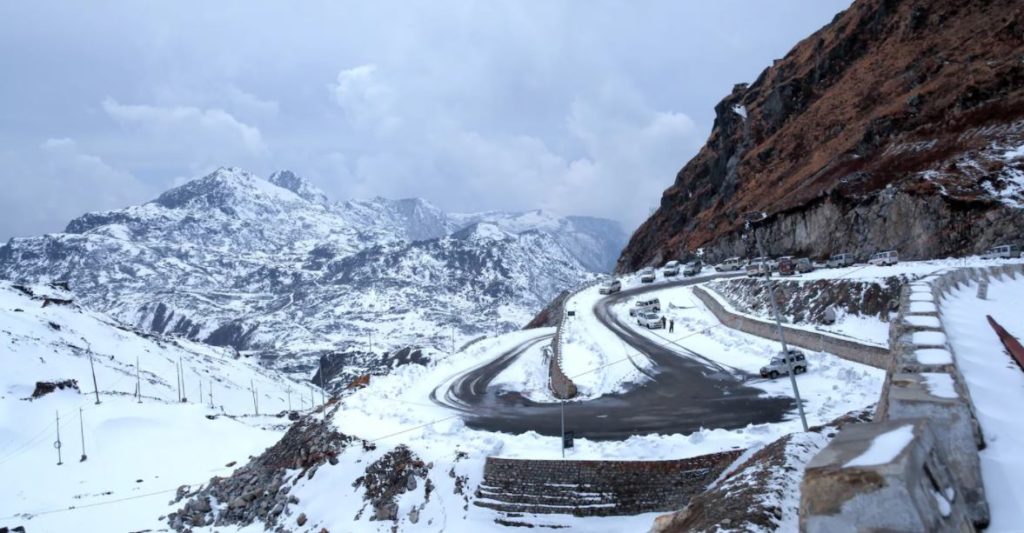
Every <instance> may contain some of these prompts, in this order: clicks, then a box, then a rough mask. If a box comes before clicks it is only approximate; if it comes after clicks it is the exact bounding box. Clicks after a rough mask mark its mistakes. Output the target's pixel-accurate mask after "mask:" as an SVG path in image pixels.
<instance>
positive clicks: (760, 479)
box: [651, 408, 873, 533]
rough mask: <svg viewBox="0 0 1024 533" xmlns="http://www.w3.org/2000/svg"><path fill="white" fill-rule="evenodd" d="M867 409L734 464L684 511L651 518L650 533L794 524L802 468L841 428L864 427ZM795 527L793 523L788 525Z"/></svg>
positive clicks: (756, 528) (788, 438)
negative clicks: (790, 522)
mask: <svg viewBox="0 0 1024 533" xmlns="http://www.w3.org/2000/svg"><path fill="white" fill-rule="evenodd" d="M872 412H873V408H872V409H866V410H863V411H855V412H851V413H848V414H846V415H844V416H842V417H840V418H837V419H835V420H833V421H832V422H830V423H828V424H826V425H823V426H815V427H812V428H811V429H810V430H809V431H808V432H807V433H793V434H790V435H786V436H785V437H782V438H780V439H778V440H776V441H774V442H772V443H770V444H767V445H765V446H764V447H762V448H760V449H758V450H756V451H754V452H753V453H752V454H751V453H748V454H744V455H742V456H740V458H739V459H737V461H736V462H737V463H738V465H737V464H733V465H731V466H730V467H729V469H727V470H726V474H724V475H723V476H722V477H721V478H720V479H718V480H717V482H716V483H714V484H713V485H712V486H711V487H710V488H709V489H708V490H706V491H705V492H704V493H702V494H700V495H698V496H696V497H694V498H693V499H691V500H690V503H689V504H687V506H686V507H685V508H683V509H682V510H681V511H679V512H677V513H673V514H668V515H663V516H660V517H658V518H657V520H656V521H655V523H654V527H653V528H652V530H651V531H652V532H654V533H675V532H684V531H685V532H699V531H721V530H726V531H750V532H755V531H758V532H759V531H775V530H777V529H779V527H780V526H781V525H782V523H783V521H786V520H787V519H790V520H793V519H795V516H796V515H795V513H796V506H797V505H798V504H799V501H800V481H801V479H802V478H803V469H804V465H806V464H807V462H808V461H810V460H811V458H812V457H814V455H815V454H816V453H818V451H819V450H821V449H822V448H824V447H825V445H827V444H828V443H829V441H830V440H832V437H834V436H835V435H836V433H838V432H839V430H840V429H841V428H842V427H843V426H844V425H846V424H856V423H860V422H868V421H870V420H871V417H872ZM794 524H795V523H794Z"/></svg>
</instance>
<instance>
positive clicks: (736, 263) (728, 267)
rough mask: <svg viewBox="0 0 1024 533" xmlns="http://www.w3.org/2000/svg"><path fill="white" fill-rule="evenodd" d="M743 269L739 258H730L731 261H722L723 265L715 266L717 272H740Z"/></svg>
mask: <svg viewBox="0 0 1024 533" xmlns="http://www.w3.org/2000/svg"><path fill="white" fill-rule="evenodd" d="M742 267H743V260H742V259H740V258H739V257H730V258H729V259H726V260H725V261H722V262H721V263H718V264H717V265H715V270H717V271H719V272H732V271H734V270H739V269H740V268H742Z"/></svg>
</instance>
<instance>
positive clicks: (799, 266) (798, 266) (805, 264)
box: [780, 257, 814, 274]
mask: <svg viewBox="0 0 1024 533" xmlns="http://www.w3.org/2000/svg"><path fill="white" fill-rule="evenodd" d="M780 268H781V267H780ZM793 269H794V270H796V271H797V273H798V274H806V273H808V272H814V263H811V260H810V259H808V258H806V257H801V258H798V259H797V260H796V261H794V262H793Z"/></svg>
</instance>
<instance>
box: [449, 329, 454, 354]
mask: <svg viewBox="0 0 1024 533" xmlns="http://www.w3.org/2000/svg"><path fill="white" fill-rule="evenodd" d="M451 328H452V351H451V353H450V354H448V356H449V357H451V356H453V355H455V326H454V325H453V326H451Z"/></svg>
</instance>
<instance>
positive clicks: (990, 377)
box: [942, 278, 1024, 531]
mask: <svg viewBox="0 0 1024 533" xmlns="http://www.w3.org/2000/svg"><path fill="white" fill-rule="evenodd" d="M976 294H977V286H976V285H973V284H972V285H970V286H967V287H964V288H961V289H960V290H959V291H955V292H953V293H952V294H951V295H950V296H949V297H948V298H947V299H946V300H945V301H943V302H942V321H943V324H944V326H945V329H946V333H947V335H948V338H949V342H950V343H951V344H952V346H953V349H954V352H955V354H956V359H957V361H956V362H957V366H958V367H959V368H960V371H961V373H963V375H964V380H965V381H966V382H967V387H968V389H969V390H970V393H971V399H972V401H973V403H974V407H975V410H976V413H977V416H978V422H979V423H980V424H981V429H982V432H983V433H984V435H985V442H986V447H985V449H984V450H981V452H980V453H979V456H980V457H981V474H982V479H983V481H984V483H985V495H986V497H987V498H988V503H989V507H990V509H991V513H992V523H991V524H990V525H989V528H988V529H989V530H990V531H1011V530H1015V529H1016V528H1019V527H1020V524H1021V507H1020V505H1021V502H1024V455H1022V454H1021V450H1024V418H1022V417H1021V416H1020V409H1021V406H1024V372H1021V369H1020V367H1018V366H1017V365H1016V364H1015V363H1014V362H1013V360H1012V359H1011V358H1010V356H1009V355H1008V354H1007V353H1006V351H1005V348H1004V347H1003V345H1002V343H1001V342H1000V340H999V337H998V336H996V333H995V331H993V330H992V328H991V326H989V324H988V321H987V320H986V319H985V316H986V315H992V318H994V319H995V320H996V321H997V322H999V323H1000V324H1001V325H1002V326H1003V327H1004V328H1006V329H1007V331H1009V332H1010V334H1011V335H1014V336H1016V337H1017V338H1018V339H1021V338H1024V315H1022V314H1021V312H1020V302H1022V301H1024V280H1022V279H1020V278H1018V279H1017V280H1014V281H995V280H994V279H993V281H992V282H991V283H990V285H989V288H988V300H979V299H978V298H977V297H976Z"/></svg>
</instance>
